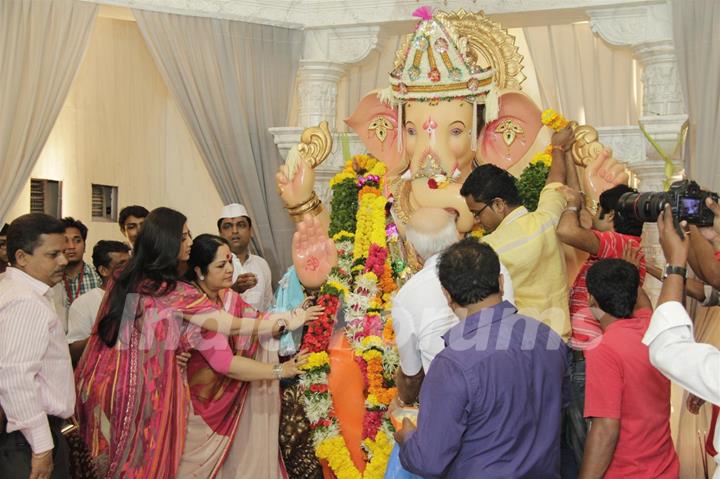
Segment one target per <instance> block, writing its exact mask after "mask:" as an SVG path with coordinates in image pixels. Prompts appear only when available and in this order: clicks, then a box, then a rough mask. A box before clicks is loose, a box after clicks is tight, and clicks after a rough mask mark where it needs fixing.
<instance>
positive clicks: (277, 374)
mask: <svg viewBox="0 0 720 479" xmlns="http://www.w3.org/2000/svg"><path fill="white" fill-rule="evenodd" d="M282 373H283V367H282V364H279V363H278V364H276V365H274V366H273V374H274V375H275V379H277V380H280V379H282Z"/></svg>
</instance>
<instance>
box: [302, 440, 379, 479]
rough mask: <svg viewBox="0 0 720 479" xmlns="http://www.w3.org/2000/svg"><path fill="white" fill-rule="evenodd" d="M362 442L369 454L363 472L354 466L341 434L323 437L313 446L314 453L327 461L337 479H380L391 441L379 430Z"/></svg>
mask: <svg viewBox="0 0 720 479" xmlns="http://www.w3.org/2000/svg"><path fill="white" fill-rule="evenodd" d="M363 444H364V445H365V447H366V448H367V450H368V451H369V454H370V456H371V459H370V462H368V464H367V466H366V467H365V472H364V473H360V471H358V469H357V468H356V467H355V464H354V463H353V461H352V458H351V457H350V451H348V449H347V447H346V446H345V440H344V439H343V438H342V436H333V437H330V438H328V439H325V440H324V441H322V442H321V443H320V444H318V446H317V447H316V448H315V454H316V455H317V457H318V459H321V460H323V459H324V460H326V461H327V463H328V466H330V469H332V471H333V473H334V474H335V476H337V478H338V479H382V478H383V477H384V476H385V469H387V463H388V460H389V459H390V453H391V452H392V448H393V443H392V441H390V438H389V437H388V435H387V433H385V431H383V430H380V431H378V433H377V435H376V436H375V440H374V441H371V440H370V439H366V440H365V441H364V443H363Z"/></svg>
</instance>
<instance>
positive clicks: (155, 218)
mask: <svg viewBox="0 0 720 479" xmlns="http://www.w3.org/2000/svg"><path fill="white" fill-rule="evenodd" d="M186 221H187V218H186V217H185V215H183V214H182V213H180V212H178V211H175V210H172V209H170V208H157V209H155V210H153V211H152V212H150V214H149V215H148V217H147V218H146V219H145V223H143V226H142V228H141V229H140V233H139V234H138V237H137V240H136V241H135V249H133V256H132V258H131V259H130V262H129V263H128V265H127V266H126V267H125V269H124V270H123V271H122V273H120V275H119V276H118V278H117V280H116V281H115V284H114V286H113V288H112V290H111V291H110V293H109V295H110V296H109V298H108V309H107V312H106V313H105V315H104V316H103V317H102V318H101V319H100V323H99V324H98V335H99V336H100V339H101V340H102V342H103V343H105V344H106V345H107V346H108V347H114V346H115V343H117V339H118V335H119V333H120V323H121V321H122V317H123V311H124V309H125V301H126V299H127V295H128V294H132V293H138V292H141V293H142V294H144V295H153V296H162V295H164V294H167V293H168V292H170V291H173V290H174V289H175V286H176V284H177V282H178V279H179V278H178V269H177V268H178V253H179V252H180V246H181V244H182V233H183V226H184V225H185V223H186ZM141 285H142V291H139V289H140V286H141ZM136 318H137V316H136Z"/></svg>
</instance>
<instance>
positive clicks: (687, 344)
mask: <svg viewBox="0 0 720 479" xmlns="http://www.w3.org/2000/svg"><path fill="white" fill-rule="evenodd" d="M713 203H714V202H713ZM715 206H716V205H715ZM709 207H710V206H709ZM713 212H715V213H716V218H717V216H718V214H717V212H718V209H717V207H713ZM716 221H717V220H716ZM657 224H658V232H659V235H660V245H661V246H662V249H663V253H664V254H665V258H666V260H667V262H668V266H667V267H666V269H665V276H666V277H665V281H664V282H663V286H662V290H661V292H660V297H659V298H658V307H657V309H656V310H655V313H654V314H653V316H652V321H651V323H650V327H649V328H648V330H647V332H646V333H645V337H644V338H643V343H645V344H646V345H647V346H648V347H649V349H650V361H651V362H652V364H653V365H654V366H655V367H656V368H657V369H658V370H659V371H660V372H662V373H663V374H664V375H665V376H667V377H668V378H669V379H671V380H672V381H674V382H676V383H678V384H680V385H681V386H682V387H684V388H685V389H686V390H687V391H689V392H691V393H692V394H694V395H696V396H697V397H699V398H701V399H704V400H706V401H708V402H711V403H713V404H720V350H718V349H717V348H715V347H713V346H711V345H709V344H699V343H696V342H695V338H694V337H693V325H692V321H691V319H690V316H689V315H688V314H687V312H686V311H685V308H684V307H683V303H682V301H683V292H684V289H685V278H686V265H687V261H688V257H689V256H690V255H691V248H690V245H691V242H698V238H697V237H696V238H693V235H695V236H699V235H698V232H697V230H696V228H692V227H691V228H690V232H689V233H687V232H685V231H683V230H682V229H680V228H678V227H677V226H678V222H677V219H676V218H675V217H674V215H673V210H672V208H671V206H670V205H666V206H665V208H664V210H663V212H662V213H661V214H660V215H659V217H658V218H657ZM700 240H702V241H705V242H707V240H705V239H704V238H700ZM697 253H698V252H697V251H694V252H693V253H692V254H696V255H697ZM700 253H701V254H704V253H703V251H702V250H701V251H700ZM696 259H699V258H697V256H696ZM706 261H707V260H706ZM713 445H714V449H715V451H716V452H717V451H718V449H720V429H716V430H715V435H714V444H713ZM714 459H715V462H716V463H718V464H720V454H716V455H715V458H714ZM714 478H715V479H720V467H719V468H717V469H716V471H715V475H714Z"/></svg>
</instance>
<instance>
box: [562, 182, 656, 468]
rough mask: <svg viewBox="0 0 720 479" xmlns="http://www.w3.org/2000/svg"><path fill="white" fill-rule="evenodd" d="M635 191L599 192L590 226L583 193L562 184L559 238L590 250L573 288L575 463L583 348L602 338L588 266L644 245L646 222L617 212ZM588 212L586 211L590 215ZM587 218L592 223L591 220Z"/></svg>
mask: <svg viewBox="0 0 720 479" xmlns="http://www.w3.org/2000/svg"><path fill="white" fill-rule="evenodd" d="M631 191H635V190H633V189H632V188H630V187H629V186H627V185H617V186H615V187H613V188H611V189H609V190H607V191H605V192H604V193H603V194H601V195H600V201H599V206H598V210H597V213H596V214H595V216H593V217H592V228H590V227H589V225H588V227H584V226H583V225H582V224H581V215H583V214H585V213H587V211H583V205H584V202H583V197H582V195H581V194H580V192H578V191H575V190H572V189H570V188H564V189H563V192H564V194H565V196H566V198H567V207H566V209H565V211H564V212H563V214H562V216H561V217H560V222H559V223H558V226H557V235H558V239H560V241H562V242H563V243H565V244H568V245H570V246H573V247H575V248H577V249H579V250H581V251H585V252H587V253H589V254H590V257H589V258H588V260H587V261H586V262H585V264H584V265H583V266H582V268H581V270H580V272H579V273H578V275H577V278H576V279H575V283H574V284H573V287H572V288H571V290H570V322H571V325H572V336H571V339H570V347H571V348H572V349H573V360H572V361H571V364H570V376H571V401H570V407H569V408H568V415H569V417H568V418H567V421H568V424H569V430H568V431H567V434H566V436H565V438H564V440H566V441H568V442H569V444H568V447H570V449H572V450H573V452H574V454H575V461H576V463H577V465H579V464H580V463H581V462H582V453H583V449H584V446H585V438H586V436H587V423H586V421H585V419H584V414H583V412H584V411H583V409H584V402H585V357H584V355H583V350H586V349H590V348H593V347H595V346H597V345H598V343H599V342H600V340H601V339H602V328H601V326H600V322H599V321H597V320H596V319H595V318H594V316H593V314H592V312H591V311H590V307H589V305H588V298H589V295H588V290H587V283H586V276H587V272H588V270H589V269H590V267H591V266H592V265H593V264H595V263H597V262H598V261H600V260H601V259H612V258H621V257H622V253H623V249H624V248H625V246H626V245H631V246H632V247H634V248H639V247H640V241H641V239H640V235H641V234H642V226H643V225H642V223H641V222H638V221H633V220H631V219H628V218H624V217H621V216H619V215H618V213H617V204H618V201H619V200H620V197H621V196H622V195H623V194H624V193H627V192H631ZM589 216H590V215H589V214H588V217H589ZM588 223H589V222H588ZM639 270H640V281H641V282H643V281H644V280H645V257H644V255H642V254H641V257H640V268H639Z"/></svg>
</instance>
